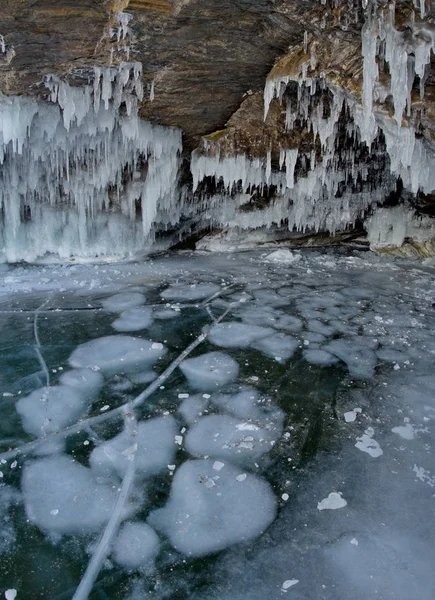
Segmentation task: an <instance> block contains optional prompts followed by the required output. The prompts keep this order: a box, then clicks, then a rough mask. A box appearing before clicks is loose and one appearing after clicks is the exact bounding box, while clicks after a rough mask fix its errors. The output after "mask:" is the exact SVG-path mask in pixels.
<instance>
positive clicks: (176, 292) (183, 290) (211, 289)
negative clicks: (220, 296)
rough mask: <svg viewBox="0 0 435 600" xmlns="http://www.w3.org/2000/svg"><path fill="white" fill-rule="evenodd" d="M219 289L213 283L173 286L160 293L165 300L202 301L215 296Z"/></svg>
mask: <svg viewBox="0 0 435 600" xmlns="http://www.w3.org/2000/svg"><path fill="white" fill-rule="evenodd" d="M220 289H221V288H220V287H219V286H218V285H216V284H215V283H197V284H195V283H192V284H175V285H171V286H169V287H168V288H166V290H163V292H161V293H160V296H161V297H162V298H164V299H165V300H179V301H186V300H192V301H195V300H202V299H204V298H207V297H208V296H212V295H213V294H216V292H218V291H219V290H220Z"/></svg>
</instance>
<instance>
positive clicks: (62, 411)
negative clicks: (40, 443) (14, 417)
mask: <svg viewBox="0 0 435 600" xmlns="http://www.w3.org/2000/svg"><path fill="white" fill-rule="evenodd" d="M15 407H16V410H17V412H18V414H19V415H20V416H21V420H22V423H23V429H24V430H25V431H27V433H31V434H32V435H35V436H38V437H41V436H44V435H47V434H49V433H53V432H55V431H60V430H61V429H64V428H65V427H67V426H68V425H71V424H72V423H75V422H76V421H77V419H78V418H79V417H81V416H82V415H83V413H84V412H85V411H86V409H87V407H88V398H87V396H86V395H85V394H83V393H82V392H80V391H79V390H78V389H77V388H73V387H69V386H66V385H57V386H53V387H43V388H41V389H39V390H35V391H34V392H32V393H31V394H30V395H29V396H26V397H25V398H20V400H18V402H17V403H16V405H15Z"/></svg>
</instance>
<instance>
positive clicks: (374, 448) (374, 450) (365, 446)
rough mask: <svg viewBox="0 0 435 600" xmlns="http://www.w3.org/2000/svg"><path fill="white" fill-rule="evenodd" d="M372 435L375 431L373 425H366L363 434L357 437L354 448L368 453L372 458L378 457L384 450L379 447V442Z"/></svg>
mask: <svg viewBox="0 0 435 600" xmlns="http://www.w3.org/2000/svg"><path fill="white" fill-rule="evenodd" d="M374 435H375V432H374V430H373V427H368V429H366V430H365V432H364V434H363V435H362V436H361V437H359V438H357V442H356V444H355V448H358V450H361V451H362V452H365V453H366V454H369V455H370V456H371V457H372V458H378V457H379V456H382V454H383V453H384V452H383V450H382V448H381V447H380V445H379V443H378V442H377V441H376V440H374V439H373V436H374Z"/></svg>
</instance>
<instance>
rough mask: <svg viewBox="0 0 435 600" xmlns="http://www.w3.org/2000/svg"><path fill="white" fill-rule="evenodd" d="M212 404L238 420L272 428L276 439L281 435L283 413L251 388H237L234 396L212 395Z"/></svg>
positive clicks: (244, 386) (246, 386)
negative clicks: (249, 420) (250, 421)
mask: <svg viewBox="0 0 435 600" xmlns="http://www.w3.org/2000/svg"><path fill="white" fill-rule="evenodd" d="M211 401H212V403H213V404H214V405H215V406H217V407H218V408H220V409H221V410H222V411H225V412H226V413H229V414H230V415H233V416H234V417H237V418H238V419H245V420H246V419H251V420H253V421H255V423H256V424H258V425H261V426H263V427H265V426H267V427H274V428H275V432H279V433H276V435H277V437H279V435H280V434H281V431H282V427H283V423H284V413H283V411H282V410H281V409H280V408H278V407H277V406H275V405H274V404H273V403H272V402H271V401H270V399H268V398H264V397H262V396H261V395H260V393H259V392H258V391H257V390H256V389H255V388H253V387H250V386H248V385H241V386H239V391H238V392H237V393H235V394H213V396H212V397H211Z"/></svg>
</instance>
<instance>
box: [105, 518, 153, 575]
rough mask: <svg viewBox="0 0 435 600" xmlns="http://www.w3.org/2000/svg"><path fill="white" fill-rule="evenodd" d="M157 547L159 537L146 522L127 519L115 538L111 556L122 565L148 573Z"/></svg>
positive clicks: (151, 568)
mask: <svg viewBox="0 0 435 600" xmlns="http://www.w3.org/2000/svg"><path fill="white" fill-rule="evenodd" d="M159 548H160V539H159V536H158V535H157V533H156V532H155V531H154V529H152V528H151V527H150V526H149V525H147V524H146V523H139V522H137V521H127V522H126V523H124V524H123V525H122V527H121V529H120V530H119V533H118V536H117V538H116V540H115V544H114V548H113V557H114V559H115V561H116V562H117V563H118V564H119V565H121V566H122V567H125V568H127V569H135V570H140V571H144V572H145V573H150V572H152V571H153V569H154V560H155V558H156V556H157V554H158V553H159Z"/></svg>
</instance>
